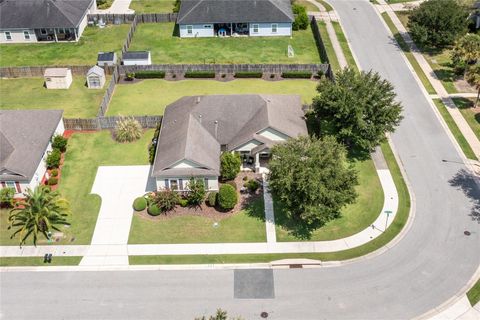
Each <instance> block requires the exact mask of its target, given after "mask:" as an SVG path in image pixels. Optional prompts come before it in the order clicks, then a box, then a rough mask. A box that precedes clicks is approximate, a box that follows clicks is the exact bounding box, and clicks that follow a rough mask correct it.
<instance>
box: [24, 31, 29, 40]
mask: <svg viewBox="0 0 480 320" xmlns="http://www.w3.org/2000/svg"><path fill="white" fill-rule="evenodd" d="M23 38H24V39H25V40H30V39H31V37H30V31H28V30H23Z"/></svg>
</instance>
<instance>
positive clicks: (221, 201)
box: [218, 184, 238, 210]
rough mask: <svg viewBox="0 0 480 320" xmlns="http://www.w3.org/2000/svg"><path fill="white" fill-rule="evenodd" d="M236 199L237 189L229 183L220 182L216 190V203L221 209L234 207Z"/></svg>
mask: <svg viewBox="0 0 480 320" xmlns="http://www.w3.org/2000/svg"><path fill="white" fill-rule="evenodd" d="M237 201H238V195H237V191H236V190H235V188H234V187H232V186H231V185H229V184H222V185H221V186H220V190H219V192H218V205H219V206H220V208H222V209H223V210H230V209H233V208H234V207H235V205H236V204H237Z"/></svg>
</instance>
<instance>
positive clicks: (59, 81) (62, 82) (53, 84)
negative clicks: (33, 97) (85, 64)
mask: <svg viewBox="0 0 480 320" xmlns="http://www.w3.org/2000/svg"><path fill="white" fill-rule="evenodd" d="M43 78H44V79H45V86H46V87H47V89H68V88H70V85H71V84H72V81H73V78H72V71H71V70H70V69H68V68H47V69H45V72H44V74H43Z"/></svg>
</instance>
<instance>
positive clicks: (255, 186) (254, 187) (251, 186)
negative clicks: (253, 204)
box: [243, 179, 260, 192]
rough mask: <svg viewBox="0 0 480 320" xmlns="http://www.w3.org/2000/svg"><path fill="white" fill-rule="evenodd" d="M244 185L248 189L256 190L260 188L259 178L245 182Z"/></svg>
mask: <svg viewBox="0 0 480 320" xmlns="http://www.w3.org/2000/svg"><path fill="white" fill-rule="evenodd" d="M243 186H244V187H245V188H247V189H248V191H250V192H255V191H257V189H258V188H260V183H259V182H258V181H257V180H254V179H252V180H248V181H247V182H245V183H244V184H243Z"/></svg>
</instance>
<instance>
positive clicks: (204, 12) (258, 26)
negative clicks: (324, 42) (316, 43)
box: [177, 0, 295, 38]
mask: <svg viewBox="0 0 480 320" xmlns="http://www.w3.org/2000/svg"><path fill="white" fill-rule="evenodd" d="M294 20H295V17H294V15H293V11H292V6H291V3H290V0H261V1H260V0H242V1H238V0H182V2H181V5H180V11H179V12H178V17H177V24H178V26H179V30H180V37H181V38H196V37H214V36H236V35H238V36H240V35H249V36H291V35H292V23H293V21H294Z"/></svg>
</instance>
